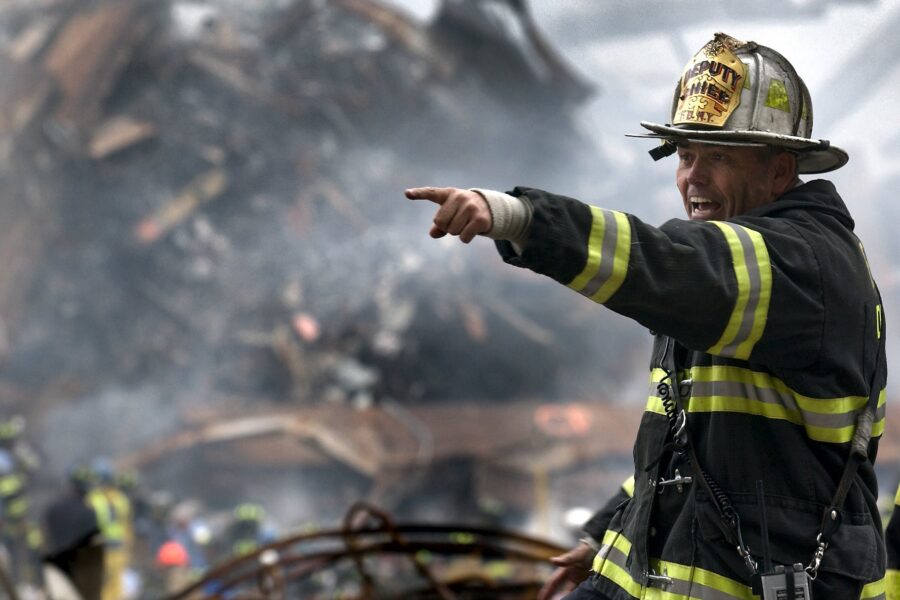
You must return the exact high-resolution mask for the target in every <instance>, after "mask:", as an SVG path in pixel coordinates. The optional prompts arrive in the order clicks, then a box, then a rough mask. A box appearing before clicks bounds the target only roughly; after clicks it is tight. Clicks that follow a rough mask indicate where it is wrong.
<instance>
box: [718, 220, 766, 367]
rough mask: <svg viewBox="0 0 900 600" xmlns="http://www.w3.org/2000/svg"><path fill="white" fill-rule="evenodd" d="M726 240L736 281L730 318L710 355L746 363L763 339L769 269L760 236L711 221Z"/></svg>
mask: <svg viewBox="0 0 900 600" xmlns="http://www.w3.org/2000/svg"><path fill="white" fill-rule="evenodd" d="M712 223H714V224H715V225H716V226H717V227H718V228H719V229H720V230H721V231H722V234H723V235H724V236H725V241H726V243H727V244H728V248H729V250H731V262H732V266H733V268H734V275H735V279H736V280H737V288H738V289H737V297H736V298H735V304H734V308H733V309H732V311H731V316H730V317H729V319H728V323H727V325H726V326H725V330H724V331H723V332H722V337H720V338H719V341H717V342H716V343H715V344H713V345H712V347H711V348H709V350H707V352H708V353H710V354H716V355H721V356H730V357H734V358H739V359H742V360H746V359H747V358H749V357H750V353H751V352H752V351H753V348H754V346H756V343H757V342H758V341H759V340H760V338H761V337H762V334H763V331H764V330H765V327H766V321H767V319H768V314H769V302H770V300H771V297H772V265H771V263H770V261H769V251H768V250H767V249H766V243H765V240H763V237H762V235H760V233H759V232H757V231H754V230H752V229H748V228H746V227H742V226H740V225H735V224H734V223H725V222H721V221H712Z"/></svg>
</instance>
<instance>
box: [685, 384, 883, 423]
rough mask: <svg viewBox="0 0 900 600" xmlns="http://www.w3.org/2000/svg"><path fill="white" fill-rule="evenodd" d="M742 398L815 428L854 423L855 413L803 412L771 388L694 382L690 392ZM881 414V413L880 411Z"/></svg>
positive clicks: (789, 397)
mask: <svg viewBox="0 0 900 600" xmlns="http://www.w3.org/2000/svg"><path fill="white" fill-rule="evenodd" d="M715 396H718V397H726V398H744V399H747V400H754V401H756V402H762V403H764V404H771V405H775V406H783V407H785V408H786V409H787V410H790V411H792V412H795V413H798V414H799V415H800V416H801V417H802V419H803V422H804V423H806V424H808V425H815V426H817V427H834V428H837V427H847V426H848V425H854V424H855V423H856V415H857V411H851V412H845V413H837V414H824V413H817V412H811V411H807V410H803V409H802V408H800V407H799V406H798V405H797V401H796V400H795V399H794V397H793V396H791V395H790V394H786V393H784V392H780V391H778V390H775V389H771V388H760V387H756V386H753V385H749V384H746V383H742V382H739V381H695V382H694V385H693V387H692V390H691V397H692V398H698V397H699V398H707V397H708V398H711V397H715ZM882 412H883V411H882Z"/></svg>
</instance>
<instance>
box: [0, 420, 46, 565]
mask: <svg viewBox="0 0 900 600" xmlns="http://www.w3.org/2000/svg"><path fill="white" fill-rule="evenodd" d="M24 431H25V419H24V417H22V416H21V415H15V416H13V417H10V418H8V419H3V420H0V544H2V545H3V546H4V547H5V548H6V549H7V552H8V553H9V555H10V562H11V567H12V571H13V572H14V573H15V574H16V576H17V579H18V580H19V581H21V582H27V583H35V582H36V580H37V568H36V567H37V564H38V561H37V558H38V553H39V552H40V544H41V538H40V534H39V531H40V530H39V528H37V527H36V526H35V524H34V522H33V521H32V520H31V519H30V514H29V512H30V506H29V504H30V502H29V495H28V484H29V481H30V479H31V477H32V473H34V472H35V471H36V470H37V468H38V466H39V465H40V460H39V459H38V457H37V454H36V453H35V452H34V450H33V449H32V448H31V447H30V446H29V445H28V443H27V442H26V441H25V440H24V439H23V434H24Z"/></svg>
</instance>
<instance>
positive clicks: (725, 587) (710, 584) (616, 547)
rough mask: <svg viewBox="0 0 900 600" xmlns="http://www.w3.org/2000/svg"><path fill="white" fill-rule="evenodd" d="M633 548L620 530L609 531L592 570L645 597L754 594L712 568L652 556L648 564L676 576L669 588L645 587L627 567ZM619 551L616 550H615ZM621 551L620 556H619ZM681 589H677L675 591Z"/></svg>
mask: <svg viewBox="0 0 900 600" xmlns="http://www.w3.org/2000/svg"><path fill="white" fill-rule="evenodd" d="M630 551H631V542H629V541H628V540H627V539H626V538H625V536H624V535H622V534H621V533H620V532H613V531H607V532H606V534H604V536H603V547H602V548H601V549H600V552H598V553H597V556H596V557H595V558H594V563H593V567H592V569H593V571H594V572H596V573H599V574H600V576H601V577H604V578H606V579H608V580H610V581H612V582H613V583H615V584H616V585H617V586H619V587H620V588H622V589H623V590H624V591H625V592H627V593H628V594H629V595H630V596H632V597H634V598H641V599H642V600H649V599H658V600H692V599H701V598H713V597H714V598H718V599H722V600H725V599H726V598H729V599H732V600H751V599H753V598H754V596H753V592H752V590H751V588H750V587H749V586H746V585H744V584H743V583H741V582H739V581H736V580H734V579H730V578H728V577H725V576H723V575H719V574H718V573H714V572H713V571H708V570H706V569H701V568H699V567H692V566H689V565H683V564H679V563H673V562H667V561H662V560H658V559H651V560H650V564H649V565H648V566H649V567H650V568H651V569H652V570H653V571H654V572H656V573H664V574H665V575H666V576H668V577H671V578H672V579H673V580H674V585H673V586H671V588H674V589H670V591H667V590H665V589H661V588H658V587H654V586H648V587H644V586H642V585H641V584H640V582H638V581H635V580H634V579H633V578H632V576H631V574H630V573H629V572H628V570H627V569H626V568H625V563H626V560H627V558H626V557H627V556H628V554H629V553H630ZM614 552H616V554H613V553H614ZM618 554H621V556H618ZM675 590H678V591H675Z"/></svg>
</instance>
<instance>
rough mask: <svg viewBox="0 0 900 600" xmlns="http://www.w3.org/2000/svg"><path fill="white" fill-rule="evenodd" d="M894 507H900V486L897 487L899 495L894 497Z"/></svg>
mask: <svg viewBox="0 0 900 600" xmlns="http://www.w3.org/2000/svg"><path fill="white" fill-rule="evenodd" d="M894 505H896V506H900V486H897V493H896V494H895V495H894Z"/></svg>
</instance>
